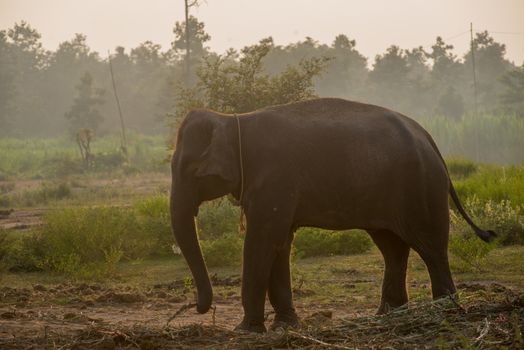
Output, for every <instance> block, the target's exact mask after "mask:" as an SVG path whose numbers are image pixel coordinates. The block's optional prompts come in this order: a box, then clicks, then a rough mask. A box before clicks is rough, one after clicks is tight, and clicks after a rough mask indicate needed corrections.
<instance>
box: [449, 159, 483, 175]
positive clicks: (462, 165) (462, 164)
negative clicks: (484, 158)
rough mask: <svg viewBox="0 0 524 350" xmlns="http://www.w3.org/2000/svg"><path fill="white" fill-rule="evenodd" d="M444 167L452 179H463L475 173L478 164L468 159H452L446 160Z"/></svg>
mask: <svg viewBox="0 0 524 350" xmlns="http://www.w3.org/2000/svg"><path fill="white" fill-rule="evenodd" d="M446 166H447V167H448V172H449V174H450V176H451V178H452V179H465V178H468V177H469V176H471V175H472V174H474V173H475V172H477V170H478V167H479V166H478V164H477V163H475V162H473V161H471V160H468V159H458V158H452V159H447V160H446Z"/></svg>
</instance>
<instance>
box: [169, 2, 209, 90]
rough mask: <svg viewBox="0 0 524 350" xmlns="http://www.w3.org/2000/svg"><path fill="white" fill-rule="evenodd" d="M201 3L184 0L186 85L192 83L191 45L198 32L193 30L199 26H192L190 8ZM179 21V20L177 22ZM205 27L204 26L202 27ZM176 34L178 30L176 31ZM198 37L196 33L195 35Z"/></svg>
mask: <svg viewBox="0 0 524 350" xmlns="http://www.w3.org/2000/svg"><path fill="white" fill-rule="evenodd" d="M200 3H201V0H184V14H185V23H184V36H183V38H184V39H185V50H186V57H185V62H186V74H185V76H186V86H189V84H190V83H191V65H192V61H191V53H192V52H191V51H192V49H193V47H192V45H191V42H192V41H193V36H194V35H195V34H194V33H197V32H196V31H193V29H197V28H192V23H191V17H192V16H190V15H189V10H190V9H191V8H192V7H198V6H200ZM177 23H178V22H177ZM202 29H203V27H202ZM175 34H176V32H175ZM195 37H196V35H195Z"/></svg>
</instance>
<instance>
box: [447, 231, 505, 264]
mask: <svg viewBox="0 0 524 350" xmlns="http://www.w3.org/2000/svg"><path fill="white" fill-rule="evenodd" d="M497 245H498V242H497V241H493V242H490V243H486V242H484V241H482V240H481V239H480V238H478V237H476V236H475V235H461V234H452V235H450V237H449V251H450V252H451V254H453V256H454V257H456V258H457V266H455V267H456V268H459V269H460V270H462V271H474V272H482V271H483V270H484V267H485V265H486V261H487V257H488V254H489V253H490V252H491V251H492V250H493V249H495V248H496V247H497Z"/></svg>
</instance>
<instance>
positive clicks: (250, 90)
mask: <svg viewBox="0 0 524 350" xmlns="http://www.w3.org/2000/svg"><path fill="white" fill-rule="evenodd" d="M273 47H274V45H273V39H271V38H266V39H263V40H261V41H260V42H259V43H258V44H257V45H252V46H247V47H245V48H243V49H242V50H241V54H240V57H239V58H238V60H237V54H236V52H235V51H230V52H229V53H228V54H227V55H226V56H218V57H208V58H207V59H206V60H205V61H204V65H203V66H202V67H201V68H200V70H199V71H198V79H199V80H198V82H197V84H196V86H195V87H194V88H190V89H188V88H182V89H180V90H179V93H178V94H177V109H176V113H175V116H176V117H177V118H180V117H182V116H183V115H184V114H185V113H186V112H187V110H189V109H191V108H197V107H203V108H210V109H214V110H217V111H221V112H225V113H243V112H248V111H252V110H255V109H258V108H262V107H265V106H269V105H275V104H283V103H289V102H295V101H301V100H305V99H309V98H312V97H314V96H315V92H314V89H313V78H314V77H316V76H318V75H319V74H320V73H321V72H322V70H323V69H324V68H325V66H326V62H327V61H328V59H327V58H325V57H320V58H310V59H304V60H302V61H301V62H300V63H299V64H298V65H295V66H288V67H287V68H286V69H285V70H284V71H283V72H281V73H280V74H277V75H270V74H269V73H267V72H265V71H264V67H263V63H262V62H263V59H264V57H266V55H267V54H268V53H269V52H270V50H271V49H272V48H273Z"/></svg>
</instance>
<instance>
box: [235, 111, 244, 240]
mask: <svg viewBox="0 0 524 350" xmlns="http://www.w3.org/2000/svg"><path fill="white" fill-rule="evenodd" d="M235 119H236V120H237V128H238V158H239V160H240V162H239V163H240V196H239V202H240V224H239V228H238V230H239V233H240V234H243V233H245V232H246V225H245V223H244V207H243V206H242V200H243V199H244V161H243V159H242V133H241V132H240V118H239V117H238V115H236V113H235Z"/></svg>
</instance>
